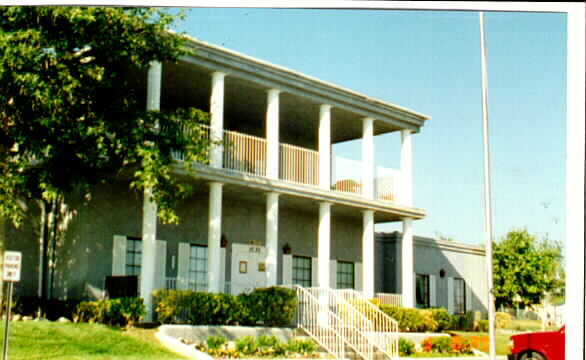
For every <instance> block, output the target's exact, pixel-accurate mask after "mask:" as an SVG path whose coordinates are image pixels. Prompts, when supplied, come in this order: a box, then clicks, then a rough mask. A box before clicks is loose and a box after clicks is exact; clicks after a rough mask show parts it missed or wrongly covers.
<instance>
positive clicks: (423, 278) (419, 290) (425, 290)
mask: <svg viewBox="0 0 586 360" xmlns="http://www.w3.org/2000/svg"><path fill="white" fill-rule="evenodd" d="M415 301H416V306H417V307H418V308H423V309H425V308H428V307H429V275H424V274H417V275H416V278H415Z"/></svg>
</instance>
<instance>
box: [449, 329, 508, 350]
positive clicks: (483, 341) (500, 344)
mask: <svg viewBox="0 0 586 360" xmlns="http://www.w3.org/2000/svg"><path fill="white" fill-rule="evenodd" d="M450 333H452V334H456V335H459V336H461V337H462V338H463V339H467V340H468V341H470V343H471V344H472V347H473V348H475V349H478V350H480V351H482V352H485V353H488V346H489V341H488V333H487V332H468V331H450ZM510 336H511V335H510V334H502V333H499V332H498V331H497V333H496V354H497V355H507V354H509V339H510Z"/></svg>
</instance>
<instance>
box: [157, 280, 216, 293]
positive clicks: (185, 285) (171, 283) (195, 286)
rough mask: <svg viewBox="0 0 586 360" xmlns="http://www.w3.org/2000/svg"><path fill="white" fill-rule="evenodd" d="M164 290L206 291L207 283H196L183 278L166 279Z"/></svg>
mask: <svg viewBox="0 0 586 360" xmlns="http://www.w3.org/2000/svg"><path fill="white" fill-rule="evenodd" d="M165 288H166V289H167V290H194V291H207V288H208V286H207V283H198V282H196V281H195V280H192V279H188V278H183V277H179V278H178V277H166V278H165Z"/></svg>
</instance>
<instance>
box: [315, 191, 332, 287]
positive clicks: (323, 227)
mask: <svg viewBox="0 0 586 360" xmlns="http://www.w3.org/2000/svg"><path fill="white" fill-rule="evenodd" d="M331 210H332V204H330V203H325V202H322V203H320V204H319V225H318V238H317V286H319V287H324V288H328V287H329V286H330V232H331V221H332V215H331Z"/></svg>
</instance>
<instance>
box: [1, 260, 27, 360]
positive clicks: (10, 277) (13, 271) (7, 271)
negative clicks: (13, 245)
mask: <svg viewBox="0 0 586 360" xmlns="http://www.w3.org/2000/svg"><path fill="white" fill-rule="evenodd" d="M21 263H22V253H21V252H19V251H5V252H4V268H3V271H2V279H3V280H4V281H6V282H8V302H7V305H6V326H5V327H4V347H3V349H4V352H3V354H2V360H6V359H8V327H9V326H10V315H11V308H12V287H13V285H14V283H15V282H17V281H20V268H21Z"/></svg>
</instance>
